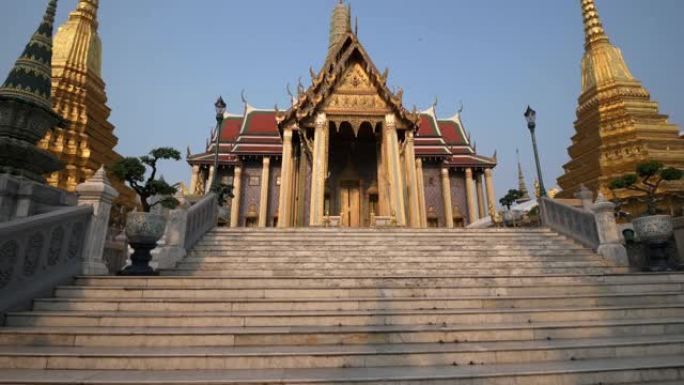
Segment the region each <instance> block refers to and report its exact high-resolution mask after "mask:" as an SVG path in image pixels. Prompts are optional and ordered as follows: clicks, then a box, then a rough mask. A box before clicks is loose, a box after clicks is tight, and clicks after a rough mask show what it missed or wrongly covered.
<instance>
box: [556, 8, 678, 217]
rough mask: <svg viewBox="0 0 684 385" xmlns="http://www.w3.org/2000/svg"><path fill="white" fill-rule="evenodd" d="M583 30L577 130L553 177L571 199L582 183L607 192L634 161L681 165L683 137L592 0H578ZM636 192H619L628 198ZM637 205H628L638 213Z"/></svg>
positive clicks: (665, 187) (667, 187)
mask: <svg viewBox="0 0 684 385" xmlns="http://www.w3.org/2000/svg"><path fill="white" fill-rule="evenodd" d="M579 1H580V5H581V7H582V15H583V20H584V30H585V54H584V57H583V59H582V94H581V95H580V97H579V103H578V107H577V121H576V122H575V130H576V134H575V135H574V136H573V137H572V144H571V145H570V147H569V148H568V154H569V155H570V159H571V160H570V161H569V162H568V163H566V164H565V165H564V166H563V168H564V169H565V173H564V175H562V176H561V177H560V178H558V184H559V185H560V187H561V188H562V189H563V191H562V192H561V193H560V194H559V197H562V198H573V197H574V193H575V192H577V191H578V190H579V188H580V185H582V184H584V185H585V186H587V187H588V188H589V189H590V190H593V191H597V190H600V191H601V192H602V193H603V194H604V195H606V196H612V195H610V194H611V191H610V190H609V189H608V184H609V183H610V181H611V180H612V179H613V178H615V177H617V176H620V175H623V174H626V173H634V169H635V166H636V165H637V164H638V163H641V162H644V161H647V160H657V161H660V162H663V163H665V164H666V165H667V166H671V167H677V168H684V139H681V138H680V136H679V128H678V127H677V126H675V125H673V124H671V123H669V122H668V120H667V116H666V115H662V114H661V113H660V111H659V107H658V103H657V102H655V101H653V100H651V96H650V94H649V92H648V91H647V90H646V89H645V88H644V87H643V86H642V85H641V83H640V82H639V81H638V80H637V79H636V78H635V77H634V76H633V75H632V73H631V72H630V71H629V69H628V67H627V64H626V63H625V60H624V58H623V56H622V52H621V51H620V49H619V48H617V47H615V46H614V45H612V44H611V42H610V41H609V39H608V36H607V34H606V32H605V29H604V27H603V23H602V22H601V19H600V17H599V13H598V11H597V9H596V4H595V0H579ZM677 189H679V190H682V189H684V186H683V185H682V183H681V182H675V183H670V184H664V185H663V188H662V190H663V191H667V190H670V191H676V190H677ZM634 196H635V193H626V192H621V193H620V197H621V198H625V199H629V198H632V197H634ZM637 206H638V205H636V204H634V205H633V206H632V207H631V209H633V211H635V214H639V212H638V211H639V210H638V207H637Z"/></svg>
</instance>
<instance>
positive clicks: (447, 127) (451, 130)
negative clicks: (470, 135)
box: [439, 120, 467, 145]
mask: <svg viewBox="0 0 684 385" xmlns="http://www.w3.org/2000/svg"><path fill="white" fill-rule="evenodd" d="M439 129H440V131H442V138H444V141H446V142H447V143H448V144H463V145H465V144H467V142H466V139H465V138H464V137H463V135H462V134H461V130H460V128H459V127H458V123H456V122H454V121H453V120H440V121H439Z"/></svg>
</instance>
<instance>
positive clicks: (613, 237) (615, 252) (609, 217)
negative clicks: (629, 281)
mask: <svg viewBox="0 0 684 385" xmlns="http://www.w3.org/2000/svg"><path fill="white" fill-rule="evenodd" d="M614 210H615V204H613V203H612V202H609V201H607V200H606V199H605V197H604V196H603V194H601V193H599V195H598V197H597V198H596V202H595V203H594V205H593V206H592V207H591V211H593V213H594V218H595V219H596V230H597V232H598V236H599V242H600V243H599V247H598V248H597V250H596V252H598V253H599V254H601V255H602V256H604V257H605V258H608V259H610V260H611V261H613V262H614V263H615V264H616V265H617V266H629V258H627V250H626V249H625V247H624V246H623V245H622V243H620V235H619V234H618V227H617V223H616V222H615V214H614V212H615V211H614Z"/></svg>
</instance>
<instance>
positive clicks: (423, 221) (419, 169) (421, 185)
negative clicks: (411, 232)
mask: <svg viewBox="0 0 684 385" xmlns="http://www.w3.org/2000/svg"><path fill="white" fill-rule="evenodd" d="M416 178H418V212H419V214H420V227H423V228H426V227H427V209H426V208H425V207H426V206H425V179H424V177H423V160H422V159H421V158H417V159H416Z"/></svg>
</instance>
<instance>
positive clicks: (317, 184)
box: [309, 113, 328, 226]
mask: <svg viewBox="0 0 684 385" xmlns="http://www.w3.org/2000/svg"><path fill="white" fill-rule="evenodd" d="M313 147H314V148H313V166H312V170H311V209H310V210H309V211H310V213H309V225H311V226H321V225H323V215H324V212H323V210H324V205H325V178H326V174H327V173H328V171H327V170H328V159H327V158H328V119H327V117H326V116H325V114H324V113H320V114H318V115H317V116H316V127H315V131H314V144H313Z"/></svg>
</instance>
